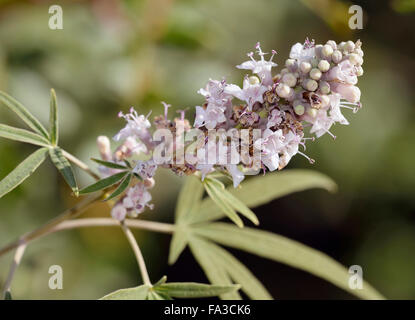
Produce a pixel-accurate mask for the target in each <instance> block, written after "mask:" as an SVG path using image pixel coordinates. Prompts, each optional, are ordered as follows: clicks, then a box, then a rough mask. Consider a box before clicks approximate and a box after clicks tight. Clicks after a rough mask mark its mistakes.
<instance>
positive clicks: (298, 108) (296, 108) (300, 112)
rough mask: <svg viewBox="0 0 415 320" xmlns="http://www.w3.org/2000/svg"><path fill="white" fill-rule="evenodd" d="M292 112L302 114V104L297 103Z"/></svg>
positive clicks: (303, 110)
mask: <svg viewBox="0 0 415 320" xmlns="http://www.w3.org/2000/svg"><path fill="white" fill-rule="evenodd" d="M294 112H295V113H296V114H298V115H299V116H302V115H303V114H304V112H305V108H304V106H303V105H302V104H297V105H296V106H295V107H294Z"/></svg>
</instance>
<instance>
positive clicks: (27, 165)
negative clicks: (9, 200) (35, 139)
mask: <svg viewBox="0 0 415 320" xmlns="http://www.w3.org/2000/svg"><path fill="white" fill-rule="evenodd" d="M47 152H48V148H40V149H38V150H36V151H35V152H34V153H32V154H31V155H30V156H29V157H27V158H26V159H25V160H24V161H23V162H22V163H20V164H19V165H18V166H17V167H16V168H14V170H13V171H12V172H10V173H9V174H8V175H7V176H6V177H5V178H4V179H3V180H1V181H0V198H2V197H3V196H4V195H5V194H6V193H9V192H10V191H12V190H13V189H14V188H16V187H17V186H18V185H19V184H21V183H22V182H23V181H24V180H25V179H27V178H28V177H29V176H30V175H31V174H32V173H33V172H34V171H35V170H36V169H37V167H39V166H40V165H41V163H42V162H43V161H44V160H45V159H46V154H47Z"/></svg>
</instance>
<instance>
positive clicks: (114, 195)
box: [105, 173, 133, 201]
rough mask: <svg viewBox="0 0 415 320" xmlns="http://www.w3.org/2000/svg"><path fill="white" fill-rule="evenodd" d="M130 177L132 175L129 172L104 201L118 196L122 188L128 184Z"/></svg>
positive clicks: (125, 187) (122, 190)
mask: <svg viewBox="0 0 415 320" xmlns="http://www.w3.org/2000/svg"><path fill="white" fill-rule="evenodd" d="M132 177H133V175H132V174H131V173H130V174H127V176H126V177H125V178H124V179H123V180H122V181H121V183H120V185H119V186H118V187H117V189H115V191H114V192H113V193H112V194H111V195H110V196H108V197H107V198H105V201H108V200H111V199H114V198H115V197H118V196H119V195H120V194H121V193H123V192H124V190H125V189H127V188H128V186H129V185H130V182H131V178H132Z"/></svg>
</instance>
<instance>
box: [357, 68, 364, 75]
mask: <svg viewBox="0 0 415 320" xmlns="http://www.w3.org/2000/svg"><path fill="white" fill-rule="evenodd" d="M356 75H357V76H358V77H360V76H362V75H363V68H362V67H361V66H358V67H357V68H356Z"/></svg>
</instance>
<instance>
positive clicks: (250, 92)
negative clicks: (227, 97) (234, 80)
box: [225, 77, 268, 110]
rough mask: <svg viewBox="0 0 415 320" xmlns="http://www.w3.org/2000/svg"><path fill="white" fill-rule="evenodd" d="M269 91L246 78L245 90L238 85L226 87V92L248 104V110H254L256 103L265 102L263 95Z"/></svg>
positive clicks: (258, 83)
mask: <svg viewBox="0 0 415 320" xmlns="http://www.w3.org/2000/svg"><path fill="white" fill-rule="evenodd" d="M255 78H256V77H255ZM267 90H268V88H267V87H266V86H264V85H263V84H262V83H261V82H256V81H252V80H251V78H248V77H245V79H244V82H243V89H241V88H240V87H239V86H237V85H236V84H230V85H228V86H227V87H226V89H225V92H226V93H229V94H231V95H233V96H234V97H235V98H238V99H239V100H242V101H245V102H246V103H247V104H248V105H247V107H248V110H252V106H253V104H254V103H255V102H259V103H263V102H264V97H263V95H264V93H265V92H266V91H267Z"/></svg>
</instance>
